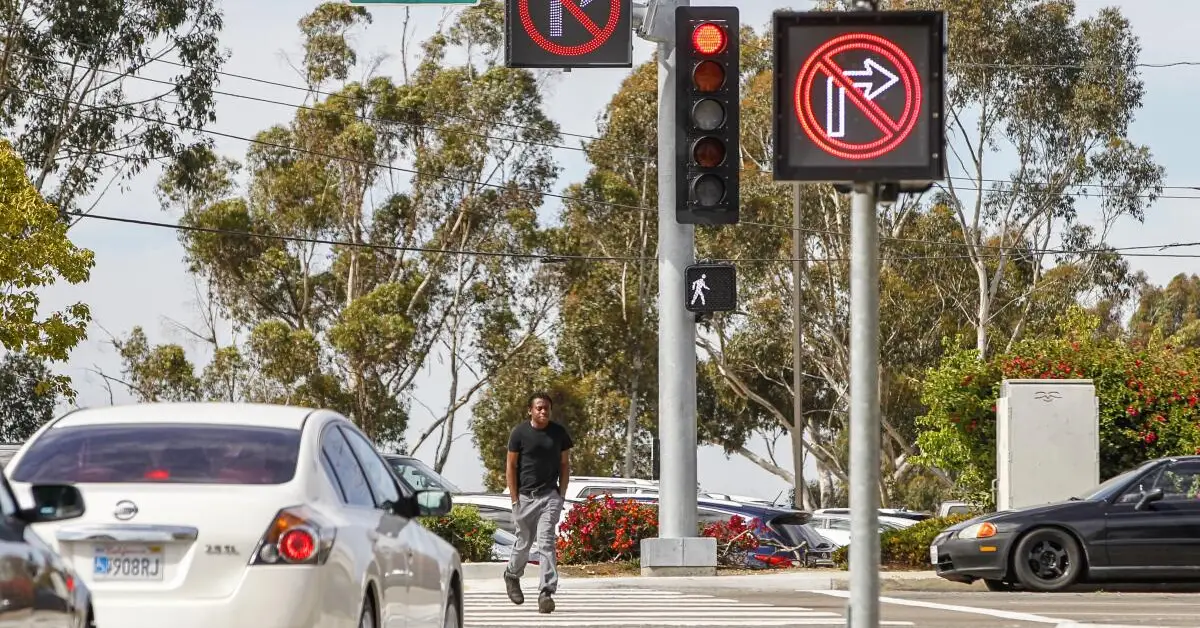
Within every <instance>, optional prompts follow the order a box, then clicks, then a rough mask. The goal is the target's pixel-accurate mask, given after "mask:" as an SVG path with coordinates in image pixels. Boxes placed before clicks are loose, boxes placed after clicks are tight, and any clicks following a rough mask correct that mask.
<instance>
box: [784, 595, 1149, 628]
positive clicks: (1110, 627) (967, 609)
mask: <svg viewBox="0 0 1200 628" xmlns="http://www.w3.org/2000/svg"><path fill="white" fill-rule="evenodd" d="M802 592H803V593H820V594H822V595H828V596H831V597H840V598H843V599H850V592H849V591H802ZM879 601H880V602H883V603H885V604H895V605H897V606H915V607H918V608H928V609H930V610H935V611H950V612H956V613H970V614H973V615H984V616H987V617H995V618H996V619H1011V620H1013V621H1027V622H1033V623H1038V624H1054V626H1055V628H1169V627H1168V626H1144V625H1143V626H1130V625H1124V624H1083V623H1080V622H1077V621H1073V620H1070V619H1055V618H1053V617H1045V616H1043V615H1034V614H1033V613H1018V612H1016V611H1004V610H1000V609H995V608H980V607H978V606H959V605H957V604H941V603H939V602H927V601H925V600H906V599H904V598H898V597H883V596H880V597H879Z"/></svg>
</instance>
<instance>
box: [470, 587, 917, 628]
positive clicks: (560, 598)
mask: <svg viewBox="0 0 1200 628" xmlns="http://www.w3.org/2000/svg"><path fill="white" fill-rule="evenodd" d="M554 598H555V601H556V602H557V604H556V605H555V606H556V608H555V610H554V613H552V614H540V613H538V612H537V602H536V601H535V600H536V597H535V594H533V593H532V592H527V594H526V602H525V604H523V605H520V606H517V605H515V604H513V603H512V602H510V601H509V599H508V596H507V594H505V593H504V592H501V591H478V592H476V591H468V592H467V593H466V594H465V595H464V596H463V624H464V626H466V628H509V627H512V628H518V627H519V628H531V627H536V626H546V627H551V626H553V627H562V628H574V627H576V626H580V627H595V628H601V627H608V628H617V627H626V626H663V627H667V626H671V627H680V628H683V627H685V626H709V627H714V628H715V627H717V626H720V627H723V628H724V627H734V626H741V627H746V628H750V627H753V628H767V627H776V628H799V627H800V626H826V627H830V628H832V627H838V628H842V627H844V626H845V625H846V620H845V619H844V618H843V617H842V615H841V613H836V612H830V611H822V610H816V609H813V608H808V607H802V606H778V605H774V604H766V603H761V602H742V601H740V600H737V599H733V598H731V597H727V596H721V597H717V596H713V595H700V594H685V593H679V592H675V591H669V590H655V589H646V588H638V589H632V588H631V589H605V590H568V591H563V590H561V589H560V590H559V592H558V594H556V595H555V596H554ZM880 625H881V626H913V625H914V624H913V622H910V621H891V622H881V624H880Z"/></svg>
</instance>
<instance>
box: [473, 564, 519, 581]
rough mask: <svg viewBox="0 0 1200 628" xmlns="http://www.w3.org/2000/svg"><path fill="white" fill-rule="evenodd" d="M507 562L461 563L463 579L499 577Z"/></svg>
mask: <svg viewBox="0 0 1200 628" xmlns="http://www.w3.org/2000/svg"><path fill="white" fill-rule="evenodd" d="M506 566H508V563H463V564H462V574H463V580H491V579H497V580H498V579H500V577H501V576H503V575H504V568H505V567H506Z"/></svg>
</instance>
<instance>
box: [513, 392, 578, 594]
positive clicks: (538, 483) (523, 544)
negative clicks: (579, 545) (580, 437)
mask: <svg viewBox="0 0 1200 628" xmlns="http://www.w3.org/2000/svg"><path fill="white" fill-rule="evenodd" d="M551 406H552V402H551V401H550V396H549V395H547V394H545V393H537V394H535V395H533V396H532V397H530V398H529V420H528V421H522V422H521V423H520V425H517V426H516V427H515V428H513V431H512V434H510V435H509V437H508V460H507V465H506V467H505V479H506V480H507V481H508V494H509V495H511V496H512V505H513V507H512V516H513V522H514V523H516V525H517V543H516V545H515V546H513V550H512V555H511V556H510V557H509V559H508V567H507V568H506V569H505V570H504V585H505V588H506V589H507V590H508V599H510V600H512V602H513V604H524V603H525V594H524V593H522V592H521V576H522V575H524V573H525V564H526V563H528V562H529V549H530V546H531V545H533V543H534V540H535V539H536V541H537V551H538V554H539V557H538V560H539V561H540V565H539V566H540V572H541V578H540V580H539V585H538V591H539V593H538V612H539V613H549V612H551V611H553V610H554V598H553V595H554V593H555V592H556V591H557V590H558V568H557V564H558V553H557V552H558V550H557V548H556V547H555V541H556V540H557V538H558V534H557V528H558V518H559V516H560V515H561V514H562V508H563V502H564V496H565V495H566V494H567V480H568V478H569V477H570V473H569V466H570V465H569V463H568V452H569V451H570V449H571V446H572V444H573V443H572V442H571V435H570V434H569V433H568V432H567V428H565V427H563V426H562V424H560V423H556V422H553V421H551V420H550V410H551Z"/></svg>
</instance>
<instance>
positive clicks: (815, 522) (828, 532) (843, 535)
mask: <svg viewBox="0 0 1200 628" xmlns="http://www.w3.org/2000/svg"><path fill="white" fill-rule="evenodd" d="M916 523H918V522H916V521H913V520H912V519H902V518H899V517H888V516H884V515H882V514H881V515H879V533H880V534H883V533H884V532H889V531H894V530H902V529H904V528H907V527H909V526H912V525H915V524H916ZM809 525H810V526H812V528H813V529H814V530H816V531H817V532H818V533H820V535H821V536H823V537H825V538H827V539H829V540H830V541H832V542H833V544H834V545H837V546H838V547H842V546H845V545H849V544H850V515H848V514H846V515H842V514H831V513H828V512H813V517H812V521H810V522H809Z"/></svg>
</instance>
